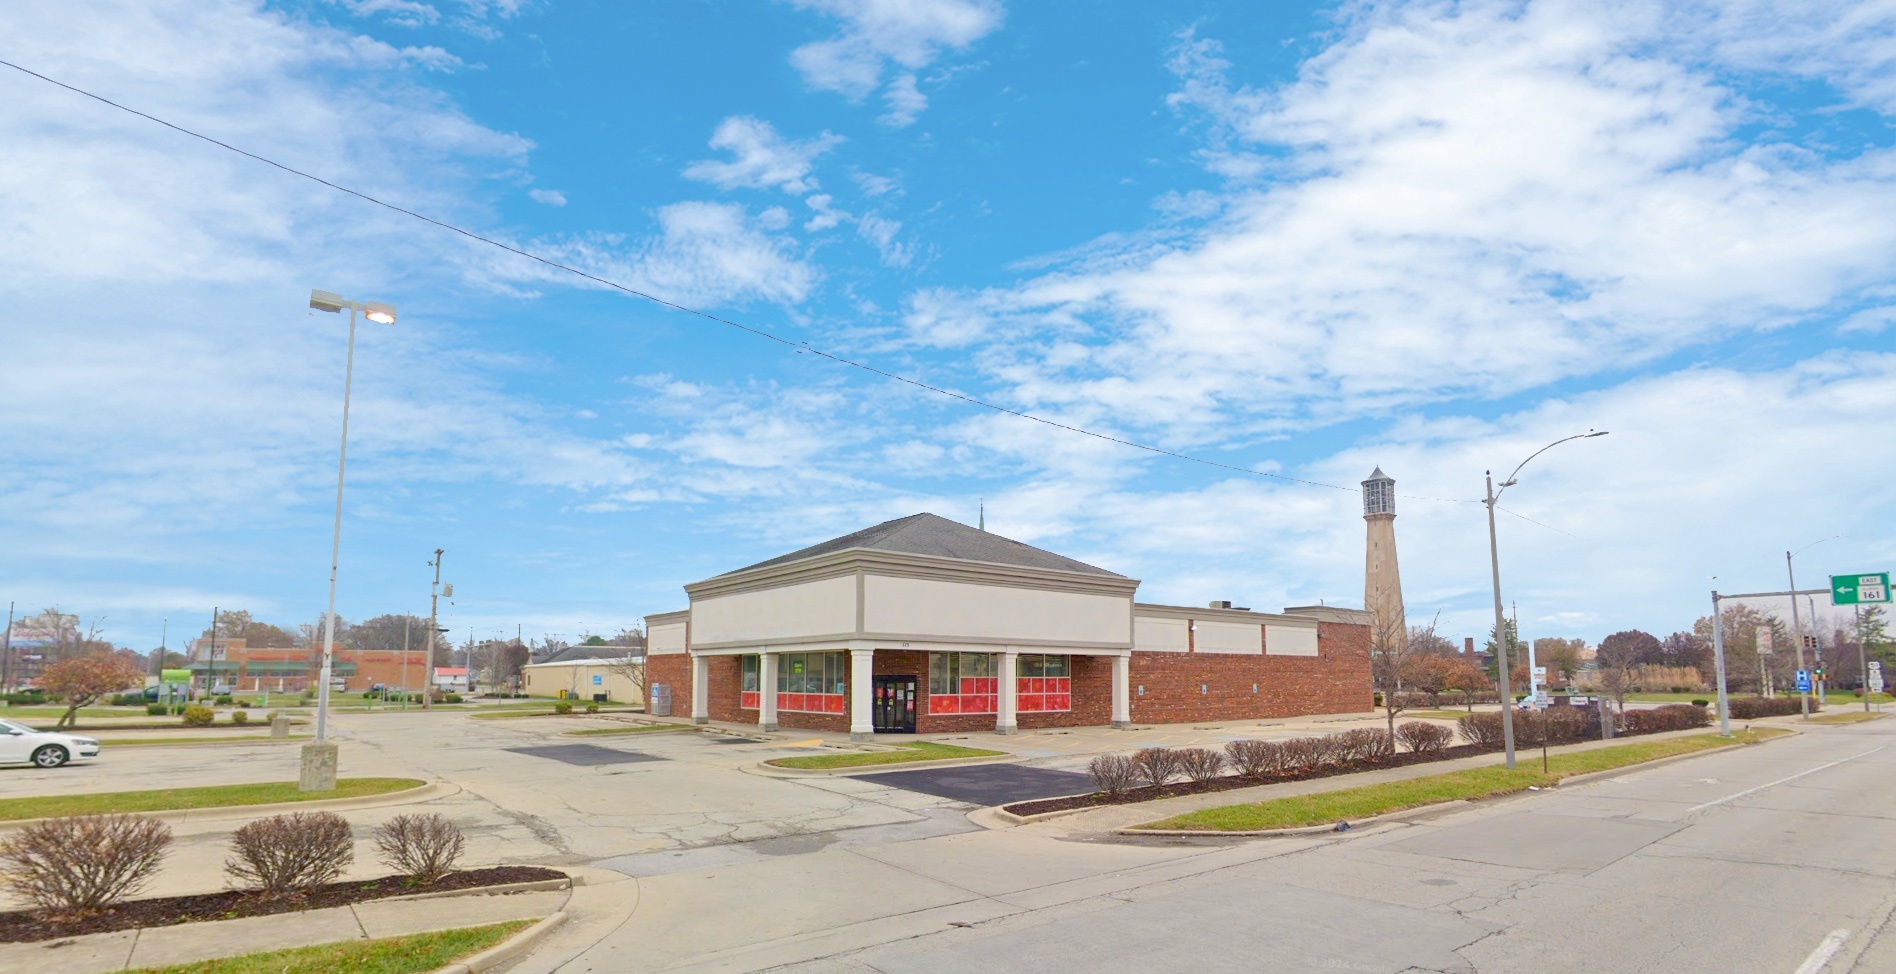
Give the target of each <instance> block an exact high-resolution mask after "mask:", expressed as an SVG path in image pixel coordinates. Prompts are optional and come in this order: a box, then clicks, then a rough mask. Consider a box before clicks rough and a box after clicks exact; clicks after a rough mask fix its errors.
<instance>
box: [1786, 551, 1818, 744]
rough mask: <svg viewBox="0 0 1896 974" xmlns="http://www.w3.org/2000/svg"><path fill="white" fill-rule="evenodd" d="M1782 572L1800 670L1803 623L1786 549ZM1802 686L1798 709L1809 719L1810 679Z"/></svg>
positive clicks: (1798, 695) (1789, 555) (1794, 575)
mask: <svg viewBox="0 0 1896 974" xmlns="http://www.w3.org/2000/svg"><path fill="white" fill-rule="evenodd" d="M1784 573H1785V574H1786V575H1788V576H1789V577H1790V580H1791V638H1792V639H1795V640H1797V668H1798V669H1799V670H1802V669H1804V668H1805V667H1804V624H1803V623H1802V622H1800V621H1799V620H1798V615H1797V570H1796V569H1795V568H1793V567H1792V566H1791V553H1790V552H1788V551H1786V552H1785V553H1784ZM1811 621H1813V622H1815V621H1816V620H1814V619H1813V620H1811ZM1804 687H1805V689H1802V690H1799V691H1798V692H1797V701H1798V710H1800V711H1802V712H1803V719H1805V720H1809V719H1810V689H1809V687H1810V680H1809V678H1808V677H1806V678H1805V681H1804Z"/></svg>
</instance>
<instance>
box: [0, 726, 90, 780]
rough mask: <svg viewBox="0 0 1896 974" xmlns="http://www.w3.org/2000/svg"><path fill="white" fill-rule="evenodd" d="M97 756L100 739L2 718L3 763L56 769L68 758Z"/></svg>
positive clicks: (0, 747) (0, 757) (0, 750)
mask: <svg viewBox="0 0 1896 974" xmlns="http://www.w3.org/2000/svg"><path fill="white" fill-rule="evenodd" d="M98 756H99V742H98V741H95V740H93V739H92V738H90V737H78V736H76V735H73V734H62V733H58V732H56V731H43V730H34V729H33V728H31V727H28V726H26V725H25V724H22V723H20V722H18V721H13V720H5V719H0V764H31V765H35V766H37V767H41V768H57V767H59V766H60V765H62V764H65V763H66V762H68V761H90V760H92V759H93V758H96V757H98Z"/></svg>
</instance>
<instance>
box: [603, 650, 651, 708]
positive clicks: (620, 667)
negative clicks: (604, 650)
mask: <svg viewBox="0 0 1896 974" xmlns="http://www.w3.org/2000/svg"><path fill="white" fill-rule="evenodd" d="M599 664H600V665H601V666H602V667H604V668H605V670H606V672H608V673H611V674H613V675H615V676H620V677H624V678H625V680H626V682H628V683H630V684H632V696H633V698H634V699H637V700H644V699H645V654H644V653H643V652H637V653H635V652H633V651H632V650H630V649H627V650H626V653H625V655H624V656H609V657H607V658H605V659H602V660H600V661H599ZM626 702H627V703H631V702H632V701H630V700H628V701H626Z"/></svg>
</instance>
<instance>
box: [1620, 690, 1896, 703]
mask: <svg viewBox="0 0 1896 974" xmlns="http://www.w3.org/2000/svg"><path fill="white" fill-rule="evenodd" d="M1731 696H1732V699H1734V700H1736V699H1738V698H1740V697H1755V696H1757V694H1755V693H1734V694H1732V695H1731ZM1779 696H1789V697H1795V696H1796V694H1795V693H1785V694H1779ZM1626 699H1627V700H1629V701H1638V702H1641V703H1691V702H1692V701H1694V700H1712V701H1716V700H1717V699H1718V692H1717V691H1715V690H1707V691H1704V692H1702V693H1629V694H1627V695H1626ZM1893 700H1896V697H1891V696H1890V695H1889V694H1887V693H1878V694H1873V695H1872V696H1871V697H1870V702H1871V703H1890V702H1891V701H1893ZM1846 704H1857V705H1858V706H1861V705H1862V704H1863V698H1862V697H1859V696H1857V695H1856V694H1854V693H1852V692H1850V691H1849V690H1838V691H1835V692H1832V693H1826V694H1824V706H1826V707H1841V706H1844V705H1846Z"/></svg>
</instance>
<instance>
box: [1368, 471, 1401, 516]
mask: <svg viewBox="0 0 1896 974" xmlns="http://www.w3.org/2000/svg"><path fill="white" fill-rule="evenodd" d="M1376 514H1387V515H1389V516H1391V517H1394V516H1395V514H1396V480H1395V478H1394V477H1391V476H1389V475H1388V474H1386V473H1383V470H1382V468H1381V467H1377V468H1376V472H1375V473H1372V474H1370V475H1369V479H1368V480H1365V481H1363V516H1364V517H1370V516H1372V515H1376Z"/></svg>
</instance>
